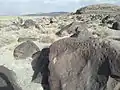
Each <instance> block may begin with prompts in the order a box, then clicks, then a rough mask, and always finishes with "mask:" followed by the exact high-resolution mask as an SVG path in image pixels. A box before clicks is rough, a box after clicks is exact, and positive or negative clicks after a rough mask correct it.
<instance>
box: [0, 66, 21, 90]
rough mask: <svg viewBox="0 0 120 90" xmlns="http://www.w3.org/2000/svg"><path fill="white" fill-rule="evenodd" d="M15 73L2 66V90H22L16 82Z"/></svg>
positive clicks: (0, 77) (0, 70) (0, 71)
mask: <svg viewBox="0 0 120 90" xmlns="http://www.w3.org/2000/svg"><path fill="white" fill-rule="evenodd" d="M15 79H16V78H15V73H14V72H13V71H11V70H9V69H7V68H6V67H4V66H0V90H22V89H21V88H20V87H19V86H18V84H17V83H16V80H15Z"/></svg>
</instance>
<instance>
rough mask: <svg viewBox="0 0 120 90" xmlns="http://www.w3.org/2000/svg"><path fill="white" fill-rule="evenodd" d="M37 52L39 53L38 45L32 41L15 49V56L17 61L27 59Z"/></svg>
mask: <svg viewBox="0 0 120 90" xmlns="http://www.w3.org/2000/svg"><path fill="white" fill-rule="evenodd" d="M37 51H39V48H38V46H37V45H35V44H34V43H33V42H32V41H26V42H23V43H22V44H20V45H19V46H17V47H16V48H15V50H14V53H13V55H14V57H15V58H16V59H26V58H27V57H31V56H32V54H34V53H35V52H37Z"/></svg>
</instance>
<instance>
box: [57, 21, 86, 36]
mask: <svg viewBox="0 0 120 90" xmlns="http://www.w3.org/2000/svg"><path fill="white" fill-rule="evenodd" d="M87 28H88V26H87V24H85V23H84V22H72V23H70V24H69V25H67V26H65V27H63V28H62V29H61V30H60V31H58V32H57V33H56V35H58V36H66V35H73V34H75V33H78V32H79V31H80V32H81V31H86V30H87Z"/></svg>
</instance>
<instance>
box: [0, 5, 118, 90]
mask: <svg viewBox="0 0 120 90" xmlns="http://www.w3.org/2000/svg"><path fill="white" fill-rule="evenodd" d="M98 11H99V12H98ZM119 11H120V7H119V6H114V5H108V4H107V5H106V4H100V5H92V6H88V7H84V8H81V9H79V10H77V11H76V13H74V14H73V15H66V16H57V17H52V18H42V19H41V20H40V21H38V22H39V23H40V22H41V23H43V27H45V28H48V27H51V26H53V27H54V28H55V29H56V28H57V30H56V31H54V32H52V35H53V34H54V35H56V37H57V38H58V39H60V40H57V41H55V42H54V43H52V42H51V45H50V46H48V47H46V48H43V49H42V50H40V49H39V47H38V46H37V45H36V44H35V43H34V42H33V41H34V40H36V38H19V39H18V42H21V43H20V44H19V45H18V46H16V48H15V49H14V52H13V56H14V58H15V59H16V60H21V59H26V58H28V57H31V58H32V59H33V61H32V62H31V66H32V69H33V71H34V73H33V76H32V79H31V82H34V83H40V84H41V85H42V87H43V89H44V90H119V89H120V87H119V80H120V65H119V64H120V61H119V59H120V47H119V44H118V42H119V38H120V37H118V38H117V39H116V38H114V39H113V38H112V39H111V37H113V36H114V37H115V36H119V35H120V32H119V30H120V20H119V17H120V15H119V14H118V13H116V12H119ZM88 13H89V14H88ZM91 13H92V14H91ZM59 21H60V22H59ZM65 22H66V23H65ZM36 23H37V22H35V21H33V20H31V19H27V20H25V21H24V20H23V19H22V18H18V22H17V23H16V22H14V24H15V25H16V26H18V27H23V28H29V27H31V26H32V27H35V28H37V29H38V30H39V29H40V27H39V24H36ZM101 24H104V26H102V25H101ZM41 26H42V24H41ZM109 26H110V27H109ZM100 28H101V29H100ZM49 29H50V28H49ZM49 32H50V30H49V31H48V32H45V34H46V33H47V34H48V33H49ZM106 33H107V34H106ZM49 34H50V33H49ZM102 34H104V37H102ZM65 36H67V38H63V37H65ZM54 38H55V37H54ZM61 38H63V39H61ZM116 42H117V43H116ZM113 43H114V44H113ZM3 69H4V70H3ZM5 69H6V68H5V67H0V88H2V89H1V90H22V89H21V88H20V87H19V86H18V85H17V83H16V81H14V79H13V78H12V75H11V74H8V73H10V72H9V70H7V69H6V70H5ZM1 71H4V72H1ZM6 72H7V74H6ZM7 75H8V76H7ZM7 77H9V78H7ZM8 79H9V80H8ZM6 80H7V81H6ZM5 82H6V83H5ZM4 88H5V89H4ZM7 88H9V89H7Z"/></svg>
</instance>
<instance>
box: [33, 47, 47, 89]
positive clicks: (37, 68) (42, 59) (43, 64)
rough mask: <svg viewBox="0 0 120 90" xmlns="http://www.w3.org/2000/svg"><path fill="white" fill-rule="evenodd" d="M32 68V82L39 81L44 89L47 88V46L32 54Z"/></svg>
mask: <svg viewBox="0 0 120 90" xmlns="http://www.w3.org/2000/svg"><path fill="white" fill-rule="evenodd" d="M32 58H33V61H32V63H31V64H32V68H33V70H34V74H33V76H32V82H35V83H41V84H42V87H43V89H44V90H49V83H48V77H49V69H48V64H49V48H44V49H42V51H39V52H37V53H35V54H33V56H32Z"/></svg>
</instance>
